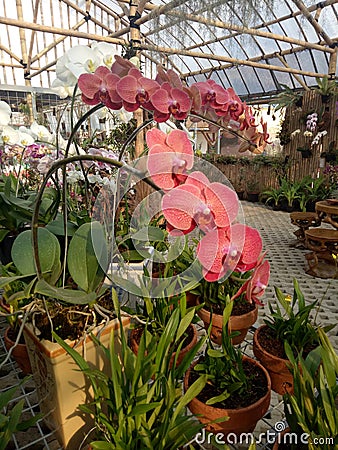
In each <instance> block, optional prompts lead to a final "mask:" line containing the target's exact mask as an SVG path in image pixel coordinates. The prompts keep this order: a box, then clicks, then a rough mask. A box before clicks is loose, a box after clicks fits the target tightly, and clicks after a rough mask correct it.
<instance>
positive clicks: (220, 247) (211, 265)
mask: <svg viewBox="0 0 338 450" xmlns="http://www.w3.org/2000/svg"><path fill="white" fill-rule="evenodd" d="M261 251H262V239H261V236H260V234H259V232H258V231H257V230H256V229H254V228H251V227H248V226H247V225H243V224H241V223H235V224H234V225H232V226H231V227H229V228H216V229H214V230H212V231H211V232H209V233H207V234H206V235H205V236H203V238H202V239H201V240H200V242H199V244H198V246H197V258H198V259H199V261H200V263H201V264H202V266H203V276H204V278H205V279H206V280H207V281H218V280H220V279H221V278H223V277H224V276H225V275H226V274H229V273H231V272H233V271H238V272H246V271H248V270H251V269H253V268H254V267H255V266H256V264H257V260H258V258H259V255H260V253H261Z"/></svg>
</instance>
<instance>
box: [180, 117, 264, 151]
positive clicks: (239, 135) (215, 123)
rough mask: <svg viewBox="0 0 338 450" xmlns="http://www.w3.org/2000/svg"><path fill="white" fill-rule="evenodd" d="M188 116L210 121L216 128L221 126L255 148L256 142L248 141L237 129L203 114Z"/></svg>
mask: <svg viewBox="0 0 338 450" xmlns="http://www.w3.org/2000/svg"><path fill="white" fill-rule="evenodd" d="M189 116H191V117H195V118H196V119H201V120H203V122H207V123H210V124H211V125H214V126H216V127H218V128H221V129H223V130H225V131H226V132H227V133H230V134H232V135H233V136H236V137H238V138H239V139H242V140H243V141H246V142H247V143H248V144H250V146H251V147H253V148H257V144H254V143H253V142H251V141H250V139H247V138H245V137H244V136H242V135H241V134H240V133H237V131H235V130H232V129H231V128H229V127H228V126H224V125H222V124H220V123H218V122H215V121H214V120H211V119H208V118H207V117H205V116H203V115H202V114H197V113H190V114H189Z"/></svg>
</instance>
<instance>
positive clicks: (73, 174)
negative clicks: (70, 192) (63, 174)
mask: <svg viewBox="0 0 338 450" xmlns="http://www.w3.org/2000/svg"><path fill="white" fill-rule="evenodd" d="M80 180H84V176H83V173H82V172H80V171H79V170H70V171H69V172H67V182H68V183H69V184H76V183H77V182H78V181H80Z"/></svg>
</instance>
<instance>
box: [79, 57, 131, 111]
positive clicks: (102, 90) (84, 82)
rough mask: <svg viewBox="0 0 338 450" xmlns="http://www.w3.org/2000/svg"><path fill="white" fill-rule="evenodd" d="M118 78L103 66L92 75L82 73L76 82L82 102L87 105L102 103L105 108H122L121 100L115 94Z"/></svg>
mask: <svg viewBox="0 0 338 450" xmlns="http://www.w3.org/2000/svg"><path fill="white" fill-rule="evenodd" d="M118 81H119V77H118V76H117V75H114V74H112V73H111V71H110V70H109V69H108V68H107V67H104V66H100V67H98V68H97V69H96V70H95V72H94V73H83V74H81V75H80V77H79V80H78V85H79V88H80V89H81V92H82V100H83V102H84V103H87V104H88V105H97V104H98V103H103V104H104V105H105V106H107V108H110V109H114V110H118V109H121V108H122V99H121V97H120V96H119V95H118V94H117V92H116V84H117V82H118Z"/></svg>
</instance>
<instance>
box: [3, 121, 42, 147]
mask: <svg viewBox="0 0 338 450" xmlns="http://www.w3.org/2000/svg"><path fill="white" fill-rule="evenodd" d="M2 140H3V142H4V143H5V144H8V145H20V146H21V147H26V146H27V145H31V144H33V143H34V142H35V139H34V138H33V136H31V135H30V134H28V133H23V132H21V131H19V130H15V129H14V128H12V127H9V126H5V127H3V130H2Z"/></svg>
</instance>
